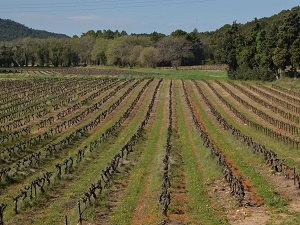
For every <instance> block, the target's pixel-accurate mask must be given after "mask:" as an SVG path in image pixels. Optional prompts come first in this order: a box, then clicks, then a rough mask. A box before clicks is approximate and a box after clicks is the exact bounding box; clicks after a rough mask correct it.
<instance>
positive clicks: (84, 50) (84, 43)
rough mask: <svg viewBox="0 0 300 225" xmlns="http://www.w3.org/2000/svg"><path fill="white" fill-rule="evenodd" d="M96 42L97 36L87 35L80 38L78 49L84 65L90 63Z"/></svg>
mask: <svg viewBox="0 0 300 225" xmlns="http://www.w3.org/2000/svg"><path fill="white" fill-rule="evenodd" d="M94 44H95V38H94V37H92V36H85V37H82V38H80V39H79V40H78V43H77V48H76V51H77V52H78V56H79V58H80V62H81V63H82V64H83V65H89V64H90V63H91V61H92V49H93V47H94Z"/></svg>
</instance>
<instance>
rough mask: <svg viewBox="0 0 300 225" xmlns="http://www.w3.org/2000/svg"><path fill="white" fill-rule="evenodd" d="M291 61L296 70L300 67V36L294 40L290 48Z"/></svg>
mask: <svg viewBox="0 0 300 225" xmlns="http://www.w3.org/2000/svg"><path fill="white" fill-rule="evenodd" d="M290 54H291V63H292V65H293V67H294V68H295V74H296V70H297V69H300V36H298V38H297V39H296V40H295V41H294V43H293V44H292V46H291V49H290Z"/></svg>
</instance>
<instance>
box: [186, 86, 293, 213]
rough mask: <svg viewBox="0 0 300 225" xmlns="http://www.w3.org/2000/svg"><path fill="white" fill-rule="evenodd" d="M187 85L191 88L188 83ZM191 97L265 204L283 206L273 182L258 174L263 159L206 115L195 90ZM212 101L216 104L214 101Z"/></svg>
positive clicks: (207, 125) (212, 134)
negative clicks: (258, 167)
mask: <svg viewBox="0 0 300 225" xmlns="http://www.w3.org/2000/svg"><path fill="white" fill-rule="evenodd" d="M188 86H189V87H190V88H191V84H190V83H189V85H188ZM204 92H205V90H204ZM205 93H207V92H205ZM192 97H193V99H194V102H195V105H196V106H197V108H198V109H199V112H200V114H201V117H202V119H203V122H204V123H205V126H206V128H207V129H208V130H209V133H210V134H211V137H212V138H213V139H214V140H216V141H217V143H218V145H219V147H220V148H221V149H223V151H225V153H226V154H227V156H228V157H229V158H230V159H232V161H233V162H234V164H235V165H236V166H237V168H239V170H240V171H241V173H242V174H243V176H244V177H245V178H247V179H248V180H249V181H250V182H251V185H253V187H254V188H255V189H256V191H257V193H258V194H259V196H261V197H262V198H263V200H264V202H265V204H266V205H268V206H270V207H272V208H281V207H283V206H285V205H286V204H287V201H286V200H285V199H284V198H283V197H282V196H280V195H279V194H278V192H277V191H276V189H275V186H274V185H273V184H271V183H270V182H269V181H268V180H266V179H265V178H264V177H263V176H262V175H260V173H259V171H258V170H257V168H256V166H258V165H259V164H262V163H263V160H262V159H261V158H260V157H257V156H255V155H253V154H252V152H251V150H250V148H249V147H247V146H245V145H242V144H241V143H240V142H239V141H238V140H236V138H235V137H234V136H233V135H231V132H229V131H225V130H223V129H222V128H221V127H220V126H219V124H217V122H216V121H215V122H213V121H212V120H211V119H210V118H209V117H208V115H207V114H206V112H204V110H203V107H202V106H201V105H200V103H199V99H201V98H200V95H199V94H198V93H197V94H195V92H192ZM195 99H197V100H195ZM213 103H214V105H215V106H217V104H216V103H215V102H213ZM218 108H219V107H218V106H217V110H219V109H218ZM222 115H223V114H222ZM250 161H251V163H250ZM255 165H256V166H255Z"/></svg>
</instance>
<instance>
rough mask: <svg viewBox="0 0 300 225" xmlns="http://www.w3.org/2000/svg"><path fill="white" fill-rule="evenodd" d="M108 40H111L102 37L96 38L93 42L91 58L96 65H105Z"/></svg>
mask: <svg viewBox="0 0 300 225" xmlns="http://www.w3.org/2000/svg"><path fill="white" fill-rule="evenodd" d="M109 42H111V41H110V40H108V39H103V38H97V39H96V41H95V44H94V47H93V49H92V52H91V54H92V60H93V61H94V63H95V64H96V65H106V63H107V56H106V51H107V49H108V46H109Z"/></svg>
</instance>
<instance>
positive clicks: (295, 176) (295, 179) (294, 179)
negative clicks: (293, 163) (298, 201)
mask: <svg viewBox="0 0 300 225" xmlns="http://www.w3.org/2000/svg"><path fill="white" fill-rule="evenodd" d="M294 185H296V168H295V167H294Z"/></svg>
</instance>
